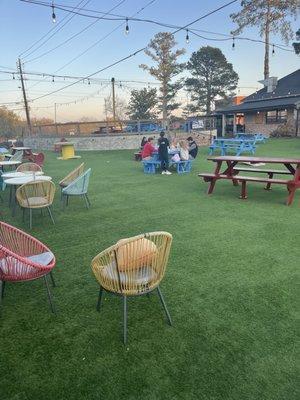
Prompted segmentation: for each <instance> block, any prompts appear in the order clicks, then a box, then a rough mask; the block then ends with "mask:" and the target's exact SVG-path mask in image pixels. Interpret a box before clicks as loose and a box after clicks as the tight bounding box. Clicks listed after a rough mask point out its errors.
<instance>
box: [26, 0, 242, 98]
mask: <svg viewBox="0 0 300 400" xmlns="http://www.w3.org/2000/svg"><path fill="white" fill-rule="evenodd" d="M236 1H237V0H232V1H230V2H228V3H226V4H224V5H223V6H220V7H218V8H216V9H214V10H212V11H210V12H208V13H206V14H204V15H202V16H201V17H199V18H196V19H195V20H194V21H192V22H190V23H188V24H186V25H185V26H184V27H182V28H178V29H176V30H175V31H174V32H172V33H173V34H176V33H177V32H179V31H181V30H183V29H186V28H188V27H189V26H191V25H192V24H194V23H196V22H198V21H200V20H202V19H204V18H207V17H208V16H210V15H212V14H214V13H216V12H218V11H220V10H222V9H224V8H225V7H228V6H230V5H231V4H233V3H235V2H236ZM146 48H147V46H144V47H142V48H141V49H138V50H136V51H135V52H134V53H131V54H129V55H127V56H125V57H122V58H121V59H119V60H117V61H115V62H113V63H111V64H109V65H107V66H106V67H103V68H101V69H99V70H98V71H95V72H93V73H91V74H89V75H87V76H86V77H85V79H88V78H91V77H92V76H94V75H97V74H99V73H100V72H103V71H106V70H107V69H109V68H112V67H114V66H115V65H118V64H120V63H122V62H124V61H126V60H128V59H130V58H132V57H135V56H136V55H137V54H139V53H141V52H142V51H144V50H146ZM81 81H82V79H79V80H78V81H75V82H73V83H70V84H69V85H66V86H63V87H62V88H60V89H57V90H54V91H52V92H49V93H46V94H44V95H43V96H39V97H36V98H35V99H32V101H35V100H38V99H41V98H44V97H47V96H50V95H51V94H54V93H57V92H59V91H61V90H64V89H67V88H68V87H71V86H73V85H75V84H76V83H79V82H81Z"/></svg>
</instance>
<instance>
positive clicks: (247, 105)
mask: <svg viewBox="0 0 300 400" xmlns="http://www.w3.org/2000/svg"><path fill="white" fill-rule="evenodd" d="M261 83H263V84H264V85H265V87H264V88H263V89H261V90H259V91H258V92H255V93H253V94H251V95H250V96H248V97H246V98H245V99H244V101H243V102H242V103H241V104H238V105H232V106H229V107H226V108H223V109H219V110H218V109H217V110H216V115H217V118H218V119H219V124H218V126H219V132H218V133H219V134H222V135H224V134H225V133H231V132H236V131H237V129H238V128H240V127H238V126H237V121H238V118H239V117H241V116H243V117H244V127H243V129H244V131H245V132H249V133H254V132H260V133H263V134H266V135H270V134H271V133H273V132H282V133H283V134H284V133H286V134H288V135H290V136H297V135H299V136H300V69H298V70H297V71H295V72H293V73H291V74H289V75H287V76H285V77H283V78H281V79H279V80H278V81H277V78H269V79H268V80H266V81H261ZM226 131H227V132H226Z"/></svg>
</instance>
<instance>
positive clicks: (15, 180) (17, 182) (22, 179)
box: [4, 176, 52, 186]
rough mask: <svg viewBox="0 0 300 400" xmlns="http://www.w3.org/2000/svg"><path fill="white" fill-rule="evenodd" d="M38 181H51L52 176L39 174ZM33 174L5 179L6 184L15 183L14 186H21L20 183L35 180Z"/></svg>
mask: <svg viewBox="0 0 300 400" xmlns="http://www.w3.org/2000/svg"><path fill="white" fill-rule="evenodd" d="M35 180H36V181H51V180H52V178H51V176H39V177H36V179H35ZM33 181H34V179H33V176H23V177H20V178H10V179H5V181H4V182H5V183H6V185H13V186H19V185H24V184H25V183H29V182H33Z"/></svg>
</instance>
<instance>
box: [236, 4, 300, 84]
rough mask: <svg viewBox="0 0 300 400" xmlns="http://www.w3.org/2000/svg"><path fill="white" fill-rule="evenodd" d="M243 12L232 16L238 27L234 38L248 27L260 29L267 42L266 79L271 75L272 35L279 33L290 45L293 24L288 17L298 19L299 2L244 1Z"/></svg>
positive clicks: (265, 58)
mask: <svg viewBox="0 0 300 400" xmlns="http://www.w3.org/2000/svg"><path fill="white" fill-rule="evenodd" d="M241 6H242V10H241V11H239V12H238V13H235V14H231V16H230V17H231V19H232V21H233V22H235V23H236V24H237V25H238V27H237V29H235V30H234V31H232V34H233V35H234V36H236V35H239V34H240V33H242V32H243V30H244V28H246V27H248V26H257V27H259V31H260V35H261V36H262V37H263V39H264V41H265V57H264V78H265V79H267V78H269V75H270V65H269V64H270V57H269V53H270V33H279V34H280V36H281V37H282V39H283V40H284V41H285V42H286V43H288V42H289V40H290V39H292V37H293V31H292V28H291V23H290V22H289V21H288V19H287V18H288V17H290V16H293V17H294V18H295V19H296V16H297V13H298V12H299V0H284V1H283V0H243V1H242V2H241Z"/></svg>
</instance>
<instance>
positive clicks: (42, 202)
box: [23, 197, 49, 207]
mask: <svg viewBox="0 0 300 400" xmlns="http://www.w3.org/2000/svg"><path fill="white" fill-rule="evenodd" d="M48 205H49V201H48V199H47V198H46V197H29V198H28V199H27V207H42V206H48ZM23 207H25V205H23Z"/></svg>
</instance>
